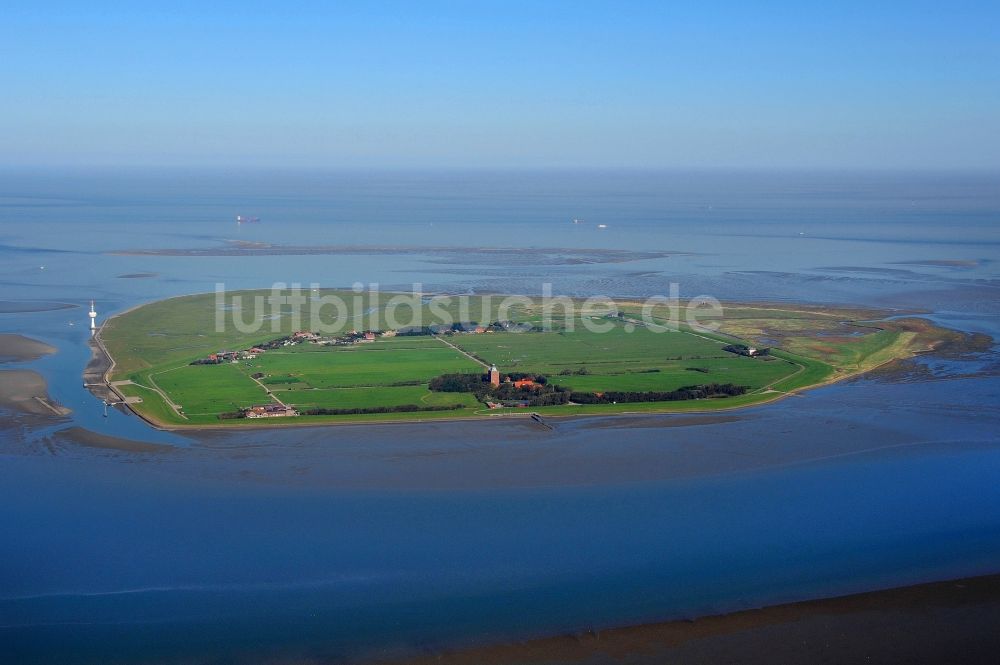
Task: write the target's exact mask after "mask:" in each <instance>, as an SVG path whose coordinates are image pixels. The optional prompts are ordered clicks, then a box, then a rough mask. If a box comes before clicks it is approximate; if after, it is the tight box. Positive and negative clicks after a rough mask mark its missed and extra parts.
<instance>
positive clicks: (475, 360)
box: [433, 335, 490, 369]
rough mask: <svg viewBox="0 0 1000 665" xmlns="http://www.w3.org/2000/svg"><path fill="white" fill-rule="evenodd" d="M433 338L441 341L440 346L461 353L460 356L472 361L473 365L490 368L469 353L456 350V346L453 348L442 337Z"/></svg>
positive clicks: (452, 345) (435, 336)
mask: <svg viewBox="0 0 1000 665" xmlns="http://www.w3.org/2000/svg"><path fill="white" fill-rule="evenodd" d="M433 337H434V339H438V340H441V343H442V344H444V345H445V346H450V347H451V348H453V349H455V350H456V351H458V352H459V353H461V354H462V355H463V356H465V357H466V358H468V359H469V360H471V361H473V362H474V363H476V364H477V365H482V366H483V367H485V368H486V369H489V368H490V366H489V365H487V364H486V363H484V362H483V361H482V360H480V359H479V358H477V357H475V356H474V355H472V354H471V353H466V352H465V351H463V350H462V349H460V348H458V347H457V346H455V345H454V344H452V343H451V342H449V341H448V340H446V339H445V338H444V337H441V336H440V335H434V336H433Z"/></svg>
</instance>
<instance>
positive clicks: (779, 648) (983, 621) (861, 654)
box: [355, 573, 1000, 665]
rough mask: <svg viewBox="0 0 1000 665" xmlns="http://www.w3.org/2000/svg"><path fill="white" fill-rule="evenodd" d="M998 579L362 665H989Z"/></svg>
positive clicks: (999, 612) (997, 618) (999, 644)
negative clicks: (883, 664) (886, 664)
mask: <svg viewBox="0 0 1000 665" xmlns="http://www.w3.org/2000/svg"><path fill="white" fill-rule="evenodd" d="M998 626H1000V574H996V573H994V574H987V575H982V576H976V577H966V578H959V579H953V580H946V581H937V582H923V583H918V584H913V585H909V586H902V587H893V588H889V589H880V590H876V591H866V592H861V593H853V594H848V595H842V596H833V597H828V598H819V599H813V600H805V601H799V602H791V603H781V604H777V605H771V606H765V607H761V608H755V609H747V610H740V611H736V612H729V613H724V614H716V615H707V616H702V617H697V618H690V619H685V618H681V619H673V620H668V621H662V622H654V623H646V624H637V625H630V626H622V627H615V628H608V629H604V630H595V629H590V630H582V631H579V632H576V633H564V634H560V635H552V636H548V637H538V638H533V639H528V640H525V641H520V642H503V643H497V644H482V645H470V646H465V647H460V648H454V649H451V648H434V647H425V648H422V649H421V650H420V655H415V656H414V655H404V654H399V655H392V654H386V655H372V656H370V657H367V658H361V659H357V660H356V661H355V662H358V663H365V664H366V665H432V664H435V665H543V664H550V663H580V664H584V663H586V665H599V664H604V663H609V664H610V663H616V664H617V663H623V662H624V663H630V664H640V663H642V664H646V663H648V664H650V665H652V664H654V663H655V664H659V663H664V662H683V663H722V662H724V663H735V662H739V663H745V664H749V665H756V664H760V665H773V664H774V663H802V662H862V661H872V662H920V663H925V662H926V663H936V662H963V663H993V662H995V658H996V653H997V650H998V649H1000V630H997V628H998Z"/></svg>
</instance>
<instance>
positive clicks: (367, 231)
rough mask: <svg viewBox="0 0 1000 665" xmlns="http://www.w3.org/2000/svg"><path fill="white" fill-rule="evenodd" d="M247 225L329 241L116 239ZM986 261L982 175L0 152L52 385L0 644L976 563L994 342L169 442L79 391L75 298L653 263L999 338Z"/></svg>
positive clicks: (14, 533)
mask: <svg viewBox="0 0 1000 665" xmlns="http://www.w3.org/2000/svg"><path fill="white" fill-rule="evenodd" d="M238 214H239V215H246V216H254V217H259V218H260V220H261V221H260V222H259V223H254V224H242V225H238V224H236V222H235V217H236V215H238ZM574 219H576V220H579V223H574V222H573V220H574ZM260 243H266V244H271V245H280V246H298V247H313V248H315V247H321V246H350V247H352V248H354V249H352V251H351V252H348V253H343V252H339V253H337V252H334V253H327V254H309V255H261V256H226V255H203V256H185V255H183V253H182V252H177V253H173V254H172V255H162V256H159V255H136V254H130V253H128V252H129V251H130V250H151V249H152V250H174V249H176V250H192V249H197V250H207V251H208V253H209V254H211V251H210V250H217V249H225V248H230V249H231V248H234V247H249V246H257V247H259V246H260ZM358 248H361V249H358ZM364 248H370V251H368V250H365V249H364ZM518 250H531V251H518ZM541 250H545V251H541ZM607 250H623V252H620V253H617V254H614V256H616V257H619V258H618V259H616V260H615V261H608V260H603V259H601V258H600V257H602V256H609V255H610V254H607V253H606V252H607ZM602 252H604V253H603V254H602ZM629 252H635V253H636V254H635V256H631V255H630V254H629ZM643 252H654V253H657V256H655V257H654V258H645V257H644V255H643V254H640V253H643ZM220 253H221V252H220ZM580 257H589V258H587V260H579V258H580ZM593 257H598V258H597V259H594V258H593ZM621 257H624V258H621ZM998 260H1000V177H998V176H997V174H983V173H956V172H950V173H926V172H924V173H887V172H879V173H831V172H815V173H768V172H760V173H746V172H714V171H705V172H670V171H662V172H645V171H608V172H602V171H579V172H570V171H562V172H549V171H535V172H509V171H505V172H494V171H472V172H451V171H436V172H426V173H416V172H402V171H401V172H360V171H358V172H336V171H331V172H273V173H272V172H264V171H253V172H250V171H248V172H237V171H233V172H205V171H182V170H142V171H132V172H121V171H110V170H109V171H99V170H98V171H93V170H88V171H83V170H78V171H35V172H6V173H3V174H0V285H2V291H0V332H6V333H20V334H23V335H27V336H30V337H33V338H35V339H39V340H41V341H43V342H46V343H48V344H50V345H52V346H54V347H56V348H57V349H58V352H57V353H56V354H54V355H51V356H47V357H44V358H41V359H39V360H36V361H31V362H22V363H12V364H7V365H5V366H4V367H5V368H27V369H33V370H35V371H37V372H39V373H41V374H42V375H43V376H44V377H45V378H46V380H47V381H48V383H49V391H50V393H51V395H52V397H53V398H54V399H55V400H56V401H58V402H59V403H61V404H63V405H65V406H67V407H69V408H71V409H73V413H72V414H71V416H69V417H68V418H66V419H64V420H62V421H59V422H56V423H53V422H42V421H33V420H31V419H25V418H22V417H20V416H17V415H8V416H4V419H3V421H2V427H0V486H2V487H3V499H2V501H0V533H2V534H3V537H2V538H0V661H3V662H10V663H70V662H72V663H77V662H79V663H166V662H170V663H174V662H185V663H202V662H204V663H208V662H231V661H241V662H242V661H246V662H289V661H293V660H294V659H303V660H304V659H313V660H316V661H319V662H322V661H324V660H329V661H332V662H338V661H342V660H364V659H366V658H372V657H376V656H395V655H406V654H412V653H421V652H426V651H427V650H434V649H440V648H450V647H456V646H462V645H472V644H483V643H493V642H504V641H511V640H522V639H526V638H530V637H535V636H543V635H551V634H558V633H565V632H579V631H583V630H588V629H591V628H595V629H600V628H604V627H611V626H622V625H629V624H635V623H642V622H651V621H658V620H666V619H672V618H687V617H694V616H700V615H705V614H711V613H719V612H726V611H732V610H737V609H743V608H748V607H759V606H762V605H767V604H774V603H780V602H787V601H795V600H803V599H808V598H818V597H827V596H833V595H840V594H846V593H852V592H857V591H865V590H873V589H880V588H887V587H892V586H900V585H906V584H912V583H917V582H924V581H932V580H942V579H950V578H957V577H962V576H970V575H977V574H986V573H997V572H1000V435H998V432H1000V409H998V408H997V407H998V405H1000V374H998V369H1000V355H998V353H997V350H998V349H997V347H996V346H993V347H992V349H991V350H989V351H986V352H977V353H965V354H953V353H952V354H937V355H935V354H930V355H927V356H923V357H920V358H918V359H915V360H913V361H909V362H907V363H905V364H904V365H903V366H902V367H900V368H898V370H897V371H893V372H880V373H877V374H874V375H872V376H868V377H862V378H860V379H856V380H853V381H849V382H845V383H841V384H835V385H831V386H828V387H824V388H820V389H816V390H813V391H809V392H807V393H805V394H803V395H802V396H799V397H794V398H790V399H786V400H783V401H781V402H778V403H775V404H771V405H766V406H762V407H756V408H752V409H747V410H744V411H740V412H734V413H731V414H726V415H725V416H724V417H719V416H690V415H687V416H661V417H646V418H598V419H585V420H570V421H559V422H558V423H556V426H555V428H554V429H553V430H551V431H550V430H542V429H540V428H537V427H533V426H531V425H529V424H526V423H524V422H520V421H518V422H514V421H504V422H468V423H426V424H411V425H366V426H344V427H334V428H304V429H299V428H296V429H291V430H282V431H280V432H273V431H268V432H260V431H254V432H239V433H231V432H213V433H204V434H198V435H191V434H187V433H184V434H178V433H169V432H159V431H154V430H152V429H150V428H149V427H148V426H147V425H145V424H144V423H143V422H142V421H140V420H139V419H137V418H136V417H134V416H131V415H129V414H128V413H126V412H122V411H117V410H111V411H110V413H109V414H108V416H107V417H105V416H104V415H103V412H104V410H103V406H102V405H101V403H100V401H98V400H96V399H95V398H94V397H93V396H91V395H90V393H88V392H87V391H86V389H85V388H84V387H83V386H82V378H81V373H82V371H83V368H84V366H85V365H86V363H87V361H88V360H89V358H90V350H89V347H88V346H87V340H88V337H89V332H88V330H87V317H86V309H87V307H88V306H89V302H90V300H92V299H93V300H94V301H95V302H96V305H97V310H98V312H99V318H98V320H99V321H100V320H103V319H104V318H106V317H107V316H110V315H113V314H114V313H116V312H120V311H122V310H124V309H127V308H129V307H132V306H135V305H137V304H140V303H143V302H148V301H151V300H157V299H160V298H164V297H168V296H173V295H180V294H188V293H199V292H207V291H212V290H214V289H215V288H216V284H219V283H223V284H225V286H226V288H230V289H239V288H260V287H265V288H266V287H270V286H271V285H272V284H273V283H275V282H283V283H296V282H297V283H301V284H303V285H309V284H313V283H318V284H320V285H321V286H323V287H349V286H351V285H352V284H355V283H363V284H365V285H371V284H378V285H379V286H380V288H384V289H409V288H411V286H412V285H414V284H419V285H420V286H421V288H422V289H424V290H426V291H440V292H448V293H488V292H498V293H539V292H540V291H541V289H542V288H543V285H544V284H551V285H552V288H553V290H554V291H555V292H556V293H559V294H568V295H588V296H589V295H598V294H599V295H607V296H612V297H614V296H627V297H645V296H654V295H667V294H668V290H669V288H670V285H671V284H673V283H676V284H678V285H679V287H680V291H681V294H682V296H684V297H693V296H697V295H711V296H714V297H716V298H719V299H721V300H723V301H725V300H759V301H768V302H775V301H780V302H793V303H797V302H804V303H835V304H850V305H861V306H873V307H879V308H886V309H890V310H894V311H898V312H900V313H902V312H919V315H921V316H925V317H927V318H929V319H931V320H934V321H936V322H938V323H940V324H942V325H946V326H949V327H952V328H955V329H958V330H962V331H965V332H968V333H982V334H987V335H990V336H992V337H994V338H1000V263H998ZM137 275H138V276H137ZM59 304H66V305H70V306H72V307H67V308H59V309H56V308H55V306H57V305H59ZM29 310H31V311H29ZM74 426H75V427H83V428H86V429H89V430H92V431H95V432H100V433H104V434H110V435H114V436H118V437H124V438H130V439H135V440H142V441H150V442H157V443H161V444H164V445H167V446H169V447H170V448H169V449H168V450H166V451H165V452H158V453H140V452H126V451H117V450H110V449H101V448H89V447H84V446H79V445H72V444H68V443H65V442H62V441H61V440H60V439H59V438H58V437H57V436H55V433H56V432H57V431H58V430H61V429H65V428H67V427H74Z"/></svg>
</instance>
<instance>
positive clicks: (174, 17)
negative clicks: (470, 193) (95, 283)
mask: <svg viewBox="0 0 1000 665" xmlns="http://www.w3.org/2000/svg"><path fill="white" fill-rule="evenodd" d="M154 4H155V5H156V6H152V5H154ZM146 5H150V6H146ZM0 63H3V64H2V65H0V166H6V167H12V166H13V167H28V166H31V167H37V166H43V167H44V166H106V165H125V166H157V165H170V166H197V165H201V166H227V167H228V166H239V165H246V166H252V167H276V168H298V167H307V168H313V167H325V168H354V167H359V168H372V167H386V168H434V167H445V168H451V167H458V168H466V167H468V168H493V167H496V168H548V167H558V168H572V167H584V168H595V167H597V168H618V167H622V168H781V169H812V168H832V169H850V168H859V169H990V170H992V169H997V168H1000V3H997V2H996V1H995V0H994V1H993V2H968V3H966V2H961V1H958V2H947V3H945V2H920V1H917V0H915V1H913V2H898V3H897V2H871V1H868V2H851V1H844V2H841V1H838V2H816V3H810V2H724V1H721V2H711V1H703V2H689V3H679V2H678V3H673V2H667V1H665V0H663V1H659V2H640V1H628V0H619V1H616V2H586V1H577V2H561V1H555V0H553V1H550V2H545V1H544V0H534V1H532V2H520V1H517V0H507V1H499V0H498V1H493V2H482V1H476V0H466V1H464V2H459V1H456V2H438V1H435V0H417V1H412V2H388V1H386V2H379V1H377V0H370V1H365V2H360V1H358V2H332V1H331V2H323V3H292V2H254V1H252V0H246V1H244V2H238V3H228V2H183V1H182V2H164V3H138V2H132V3H124V2H123V3H111V2H101V1H100V0H92V1H89V2H79V3H73V2H45V1H44V0H36V1H35V2H20V1H19V0H6V1H5V2H4V3H3V6H2V7H0Z"/></svg>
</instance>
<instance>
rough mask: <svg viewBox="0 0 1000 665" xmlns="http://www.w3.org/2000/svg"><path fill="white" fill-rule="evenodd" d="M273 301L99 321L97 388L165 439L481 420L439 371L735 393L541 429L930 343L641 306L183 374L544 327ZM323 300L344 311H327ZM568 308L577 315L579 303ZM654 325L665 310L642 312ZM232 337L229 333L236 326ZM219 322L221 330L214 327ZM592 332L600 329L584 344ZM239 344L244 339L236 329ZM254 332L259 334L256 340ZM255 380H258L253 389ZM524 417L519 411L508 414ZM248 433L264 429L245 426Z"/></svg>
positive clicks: (800, 322) (760, 315)
mask: <svg viewBox="0 0 1000 665" xmlns="http://www.w3.org/2000/svg"><path fill="white" fill-rule="evenodd" d="M269 295H270V292H264V291H259V292H241V293H236V294H228V295H227V297H226V298H225V300H224V301H222V302H219V301H218V300H217V298H216V295H215V294H203V295H195V296H183V297H179V298H171V299H168V300H163V301H159V302H155V303H150V304H148V305H143V306H141V307H138V308H135V309H133V310H130V311H128V312H125V313H123V314H121V315H119V316H116V317H114V318H112V319H110V320H109V321H108V322H106V323H105V325H104V327H103V328H102V330H101V333H100V335H101V339H102V341H103V343H104V345H105V347H106V348H107V350H108V352H109V354H110V355H111V357H112V358H113V359H114V363H115V364H114V367H113V369H112V372H111V376H110V377H109V378H110V379H111V380H112V381H114V382H115V386H116V388H117V389H118V390H119V391H120V392H121V393H122V394H123V395H126V396H130V397H140V398H141V399H142V401H141V403H137V404H134V405H133V408H135V409H136V410H137V411H139V412H140V413H141V414H142V415H144V416H145V417H147V418H148V419H150V420H151V421H153V422H155V423H157V424H160V425H164V426H184V425H218V424H226V425H232V426H240V425H246V424H247V423H248V421H247V420H245V419H239V420H225V421H223V420H220V419H219V417H218V416H219V414H221V413H227V412H234V411H237V410H239V409H241V408H245V407H248V406H251V405H254V404H265V403H269V402H278V401H280V402H281V403H284V404H287V405H289V406H293V407H295V408H296V409H298V410H305V409H315V408H327V409H357V408H369V407H399V406H409V405H414V406H416V407H419V408H423V407H440V406H449V407H450V406H453V405H460V407H461V408H457V409H453V410H448V411H417V412H407V413H402V414H400V413H378V414H354V415H327V416H300V417H298V418H294V419H282V418H279V419H273V420H268V421H265V422H266V423H267V424H272V425H273V424H289V422H292V421H294V422H304V421H305V422H326V421H331V422H337V421H365V420H373V421H378V420H400V419H405V420H417V419H433V418H454V417H461V416H481V415H486V414H487V413H489V414H496V413H504V412H508V411H511V410H509V409H501V410H498V411H488V410H487V409H486V408H485V406H484V405H482V404H480V403H479V402H478V401H476V400H475V398H474V397H473V396H472V395H471V394H467V393H435V392H432V391H430V390H429V389H428V388H427V383H428V381H429V380H430V379H431V378H433V377H435V376H438V375H441V374H445V373H460V372H468V373H478V372H482V371H483V365H482V363H495V364H496V365H497V366H498V368H499V369H500V370H501V372H525V373H532V374H544V375H546V376H548V377H549V381H550V382H552V383H556V384H559V385H562V386H566V387H568V388H570V389H572V390H574V391H583V392H602V391H637V392H647V391H672V390H676V389H678V388H680V387H682V386H690V385H697V384H706V383H733V384H737V385H741V386H746V387H747V389H748V392H747V393H746V394H744V395H740V396H734V397H726V398H712V399H705V400H691V401H681V402H650V403H629V404H591V405H563V406H553V407H541V408H538V409H533V410H536V411H538V412H541V413H547V414H552V415H557V414H563V415H569V414H578V413H579V414H583V413H595V414H596V413H620V412H625V411H627V412H659V411H681V412H683V411H692V410H710V409H720V408H732V407H737V406H746V405H750V404H756V403H760V402H763V401H767V400H770V399H774V398H776V397H779V396H781V395H782V394H783V393H786V392H792V391H797V390H801V389H803V388H806V387H809V386H813V385H816V384H819V383H823V382H826V381H830V380H835V379H838V378H842V377H844V376H849V375H851V374H854V373H858V372H861V371H865V370H867V369H871V368H872V367H874V366H876V365H878V364H880V363H883V362H886V361H889V360H892V359H894V358H899V357H906V356H907V355H910V354H912V353H913V352H914V351H915V350H919V349H920V348H925V347H926V346H927V345H928V344H931V343H932V342H933V338H934V335H933V329H932V328H929V327H928V326H927V325H926V322H921V324H920V325H916V324H912V325H910V326H907V324H906V323H905V321H904V322H898V321H894V322H885V321H878V320H877V318H878V317H879V313H877V312H871V311H868V310H847V309H824V308H818V307H805V306H793V305H731V306H727V307H726V308H725V310H724V314H725V315H724V316H722V317H719V318H717V319H716V320H714V321H712V320H711V319H705V318H703V319H702V321H703V322H704V321H707V322H708V323H714V324H716V326H715V327H716V328H717V329H714V330H713V329H709V328H708V327H702V326H698V325H695V326H692V325H687V324H685V325H682V326H681V327H680V329H678V330H674V331H668V332H655V331H652V330H650V329H647V328H646V327H644V326H642V325H634V321H635V319H636V318H638V315H639V313H640V308H641V305H640V304H639V303H628V302H626V303H619V306H620V310H619V311H621V312H622V314H623V316H624V318H623V319H618V318H608V317H606V316H604V315H605V314H607V308H602V307H600V306H594V307H593V309H592V310H591V311H588V310H587V309H586V308H583V309H582V311H581V310H580V309H578V310H577V312H576V314H575V316H574V317H573V318H572V319H563V320H560V319H559V316H561V315H562V310H561V309H558V310H556V316H554V317H553V318H554V321H555V325H554V327H553V330H551V331H547V332H541V331H531V332H499V331H498V332H490V333H479V334H476V333H456V334H453V335H442V336H402V335H400V336H396V337H379V338H377V339H376V340H375V341H372V342H366V343H359V344H354V345H330V346H324V345H316V344H310V343H302V344H297V345H294V346H286V347H281V348H277V349H272V350H268V351H267V352H265V353H263V354H260V355H259V356H258V357H257V358H255V359H247V360H240V361H238V362H236V363H224V364H219V365H191V364H190V363H191V362H192V361H194V360H197V359H199V358H204V357H206V356H207V355H208V354H210V353H215V352H217V351H221V350H241V349H246V348H249V347H252V346H255V345H259V344H263V343H265V342H267V341H269V340H274V339H277V338H279V337H283V336H286V335H288V334H290V333H292V332H294V331H296V330H316V331H323V332H333V333H337V332H345V331H350V330H352V329H357V330H367V329H375V330H386V329H393V328H394V326H396V325H397V324H399V323H402V324H403V325H408V324H409V322H411V321H412V320H413V313H414V311H416V310H419V314H420V316H421V317H423V318H422V319H421V320H422V321H423V322H425V323H431V322H435V321H440V320H441V317H442V316H447V317H449V318H450V320H453V321H468V322H479V323H489V322H491V321H494V320H498V319H503V320H510V321H515V322H519V323H524V322H528V323H534V324H536V325H537V324H539V323H540V322H542V321H543V320H546V319H547V318H549V317H550V315H552V312H551V311H547V310H545V309H544V308H543V306H542V304H541V301H540V300H537V299H529V298H520V299H519V301H518V302H516V303H515V304H514V305H513V306H512V307H506V308H501V307H500V302H501V298H500V297H499V296H493V297H488V296H487V297H472V298H468V299H467V300H466V301H465V302H464V303H463V302H462V301H460V300H459V299H457V298H451V299H447V300H446V299H443V298H430V297H426V296H425V297H423V298H417V299H414V298H409V299H408V300H406V302H407V303H409V307H410V310H409V311H408V312H407V310H406V307H402V308H401V309H400V308H397V309H396V311H395V312H393V311H392V306H391V303H392V302H393V297H394V296H393V294H385V293H383V294H372V293H367V292H365V293H355V292H344V291H341V292H335V291H321V292H307V294H306V296H305V297H304V298H303V300H305V302H304V304H303V305H302V307H301V309H300V313H301V316H300V317H298V318H296V316H294V315H293V310H292V308H291V307H290V306H288V305H287V304H280V303H274V304H273V305H272V304H270V303H268V301H267V300H266V298H267V297H268V296H269ZM332 296H336V297H339V298H340V299H341V300H342V301H343V302H346V303H348V304H349V305H350V307H349V309H348V311H345V310H344V308H340V309H338V308H337V307H336V306H334V305H332V304H331V302H330V301H331V300H332V298H331V297H332ZM577 304H578V305H580V304H581V303H579V302H578V303H577ZM653 315H654V317H662V316H665V312H658V311H657V310H653ZM234 320H235V321H236V322H237V323H238V324H240V325H236V324H234V323H233V321H234ZM220 321H221V324H220ZM585 324H588V325H590V326H591V327H593V326H594V325H598V326H601V327H602V328H605V329H606V330H604V331H602V332H595V331H593V330H590V329H588V326H587V325H585ZM241 326H242V328H243V329H244V330H247V332H241V331H240V328H241ZM254 326H256V328H255V327H254ZM734 342H742V343H747V344H752V345H755V346H758V347H772V348H773V351H772V353H771V355H770V356H769V357H766V358H748V357H744V356H739V355H736V354H733V353H729V352H727V351H724V350H723V348H722V347H723V346H725V345H727V344H731V343H734ZM255 377H256V378H255ZM521 412H523V410H521ZM249 422H250V423H258V424H260V423H261V421H256V420H251V421H249Z"/></svg>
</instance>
